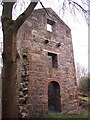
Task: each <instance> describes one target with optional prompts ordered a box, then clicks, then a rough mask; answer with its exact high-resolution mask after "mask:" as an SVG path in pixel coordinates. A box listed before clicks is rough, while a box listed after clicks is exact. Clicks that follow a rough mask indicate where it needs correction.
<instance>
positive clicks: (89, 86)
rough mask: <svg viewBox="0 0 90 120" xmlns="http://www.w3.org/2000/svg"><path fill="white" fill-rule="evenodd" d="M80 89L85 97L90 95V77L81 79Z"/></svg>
mask: <svg viewBox="0 0 90 120" xmlns="http://www.w3.org/2000/svg"><path fill="white" fill-rule="evenodd" d="M78 89H79V91H80V92H81V93H82V94H83V95H88V94H90V76H89V77H81V78H80V79H79V84H78Z"/></svg>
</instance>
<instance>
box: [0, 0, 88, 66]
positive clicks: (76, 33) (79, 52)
mask: <svg viewBox="0 0 90 120" xmlns="http://www.w3.org/2000/svg"><path fill="white" fill-rule="evenodd" d="M41 1H42V3H43V5H44V6H45V7H51V8H52V9H53V10H54V11H55V12H56V13H57V14H58V15H59V16H60V18H62V19H63V20H64V22H65V23H66V24H67V25H68V26H69V27H70V28H71V31H72V41H73V49H74V58H75V63H80V64H81V65H82V66H84V67H86V68H88V25H87V23H86V21H85V20H84V19H83V18H82V16H81V15H80V14H77V17H72V16H71V14H69V12H68V11H66V14H65V15H64V17H62V16H61V14H60V9H59V5H60V4H59V3H58V0H41ZM78 1H79V0H78ZM40 7H41V5H40V4H38V6H37V8H40ZM18 13H19V11H18V12H17V15H18ZM0 14H1V12H0ZM1 38H2V33H1V30H0V41H1V40H2V39H1Z"/></svg>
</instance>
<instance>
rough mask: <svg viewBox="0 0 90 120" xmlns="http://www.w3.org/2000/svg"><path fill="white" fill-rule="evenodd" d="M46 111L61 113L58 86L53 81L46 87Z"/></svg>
mask: <svg viewBox="0 0 90 120" xmlns="http://www.w3.org/2000/svg"><path fill="white" fill-rule="evenodd" d="M48 110H49V111H50V112H61V98H60V85H59V84H58V83H57V82H55V81H52V82H50V83H49V85H48Z"/></svg>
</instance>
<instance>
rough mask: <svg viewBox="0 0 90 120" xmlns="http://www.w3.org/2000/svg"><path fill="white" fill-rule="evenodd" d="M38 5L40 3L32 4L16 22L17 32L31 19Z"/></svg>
mask: <svg viewBox="0 0 90 120" xmlns="http://www.w3.org/2000/svg"><path fill="white" fill-rule="evenodd" d="M37 3H38V2H31V3H30V5H29V6H28V7H27V9H26V10H25V11H24V12H23V13H22V14H21V15H20V16H19V17H18V18H17V19H16V20H15V22H14V25H15V30H16V31H18V29H19V28H20V27H21V25H22V24H23V23H24V21H25V20H26V19H27V18H28V17H29V15H30V14H31V13H32V11H33V10H34V8H35V6H36V5H37Z"/></svg>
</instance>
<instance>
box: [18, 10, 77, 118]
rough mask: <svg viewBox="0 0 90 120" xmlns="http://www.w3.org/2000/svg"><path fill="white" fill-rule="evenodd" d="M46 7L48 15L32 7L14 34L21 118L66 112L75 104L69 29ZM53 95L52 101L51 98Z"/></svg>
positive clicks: (75, 91) (74, 106)
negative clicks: (31, 11) (33, 9)
mask: <svg viewBox="0 0 90 120" xmlns="http://www.w3.org/2000/svg"><path fill="white" fill-rule="evenodd" d="M47 11H48V14H49V15H48V14H47V13H46V12H45V11H44V10H43V9H38V10H35V11H34V12H33V13H32V15H30V17H29V18H28V19H27V20H26V21H25V22H24V24H23V25H22V27H21V28H20V30H19V32H18V35H17V39H18V40H17V48H18V53H19V59H18V64H17V67H18V68H17V91H18V92H17V93H18V104H19V115H20V117H23V118H24V117H39V116H40V117H41V116H44V115H46V114H47V113H48V112H49V110H51V111H54V110H55V109H58V110H60V112H64V113H69V112H70V111H72V110H75V109H76V108H77V102H76V101H75V99H76V96H77V83H76V73H75V64H74V55H73V46H72V37H71V30H70V28H69V27H68V26H67V25H66V24H65V23H64V22H63V21H62V20H61V19H60V18H59V17H58V16H57V15H56V13H55V12H54V11H53V10H52V9H50V8H48V9H47ZM47 23H48V24H49V25H50V27H52V31H51V32H50V31H47ZM50 83H51V84H52V85H51V87H50V90H51V92H50V90H49V85H50ZM56 95H57V97H56V103H53V101H52V100H51V98H52V99H54V98H55V97H54V96H56ZM57 98H58V99H57ZM57 103H58V105H56V104H57ZM55 106H58V107H59V108H60V109H59V108H55ZM49 107H50V108H49ZM57 112H58V111H57Z"/></svg>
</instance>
